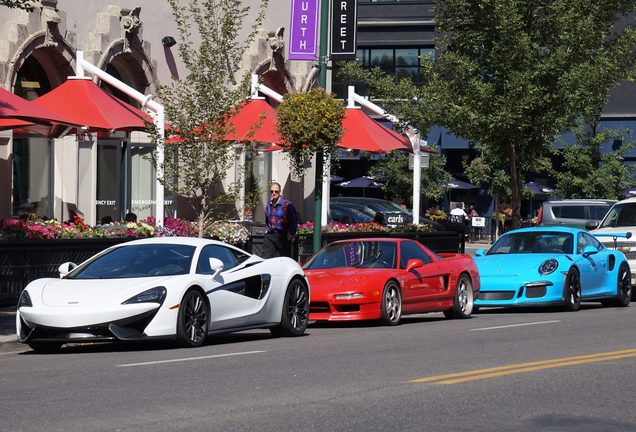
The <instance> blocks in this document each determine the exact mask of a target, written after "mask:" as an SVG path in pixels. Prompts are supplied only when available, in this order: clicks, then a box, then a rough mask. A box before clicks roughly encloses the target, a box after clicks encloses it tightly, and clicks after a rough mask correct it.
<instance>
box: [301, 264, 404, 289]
mask: <svg viewBox="0 0 636 432" xmlns="http://www.w3.org/2000/svg"><path fill="white" fill-rule="evenodd" d="M392 271H394V270H393V269H369V268H365V269H356V268H335V269H317V270H305V274H306V275H307V278H308V279H309V286H311V292H312V293H316V294H318V293H320V294H335V293H342V292H347V293H348V292H356V291H357V292H360V291H365V290H369V289H378V286H376V284H374V283H373V281H374V280H375V279H377V278H378V277H380V278H382V280H383V281H384V279H386V276H385V275H386V274H387V272H392ZM380 288H382V286H380Z"/></svg>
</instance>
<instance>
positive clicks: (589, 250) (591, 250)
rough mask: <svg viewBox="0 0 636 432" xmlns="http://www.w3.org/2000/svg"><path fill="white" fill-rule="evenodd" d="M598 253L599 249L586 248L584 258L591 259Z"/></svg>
mask: <svg viewBox="0 0 636 432" xmlns="http://www.w3.org/2000/svg"><path fill="white" fill-rule="evenodd" d="M597 253H598V249H596V248H595V247H594V246H585V247H584V248H583V256H584V257H586V258H587V257H589V256H590V255H594V254H597Z"/></svg>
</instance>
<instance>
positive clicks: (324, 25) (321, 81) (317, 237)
mask: <svg viewBox="0 0 636 432" xmlns="http://www.w3.org/2000/svg"><path fill="white" fill-rule="evenodd" d="M330 3H331V0H321V2H320V43H319V45H320V50H319V55H318V68H319V69H318V71H319V75H318V85H319V86H320V87H322V88H324V89H326V88H327V56H328V55H327V48H328V47H327V37H328V33H329V4H330ZM324 156H325V154H324V152H322V151H320V152H316V180H315V184H314V247H313V251H314V253H316V252H318V250H320V246H321V243H322V182H323V176H324V173H323V164H324V161H323V160H324Z"/></svg>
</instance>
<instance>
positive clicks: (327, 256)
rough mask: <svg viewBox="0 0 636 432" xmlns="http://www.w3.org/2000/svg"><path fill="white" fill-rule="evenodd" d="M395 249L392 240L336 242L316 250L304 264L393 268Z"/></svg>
mask: <svg viewBox="0 0 636 432" xmlns="http://www.w3.org/2000/svg"><path fill="white" fill-rule="evenodd" d="M396 250H397V248H396V243H394V242H385V241H355V242H337V243H332V244H330V245H328V246H326V247H325V248H324V249H322V250H321V251H320V252H318V253H317V254H316V255H315V256H314V257H313V258H312V259H311V260H310V261H309V262H308V263H307V264H305V268H306V269H326V268H339V267H356V268H395V261H396V255H397V253H396Z"/></svg>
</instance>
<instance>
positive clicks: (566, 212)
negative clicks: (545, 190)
mask: <svg viewBox="0 0 636 432" xmlns="http://www.w3.org/2000/svg"><path fill="white" fill-rule="evenodd" d="M615 202H616V200H605V199H566V200H558V201H544V202H543V204H542V206H541V208H540V209H539V216H538V220H537V223H538V224H539V225H559V226H570V227H576V228H585V226H586V224H587V223H588V222H590V221H596V222H597V223H598V222H600V221H601V220H602V219H603V217H604V216H605V215H606V214H607V212H608V210H609V209H610V208H611V207H612V205H613V204H614V203H615Z"/></svg>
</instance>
